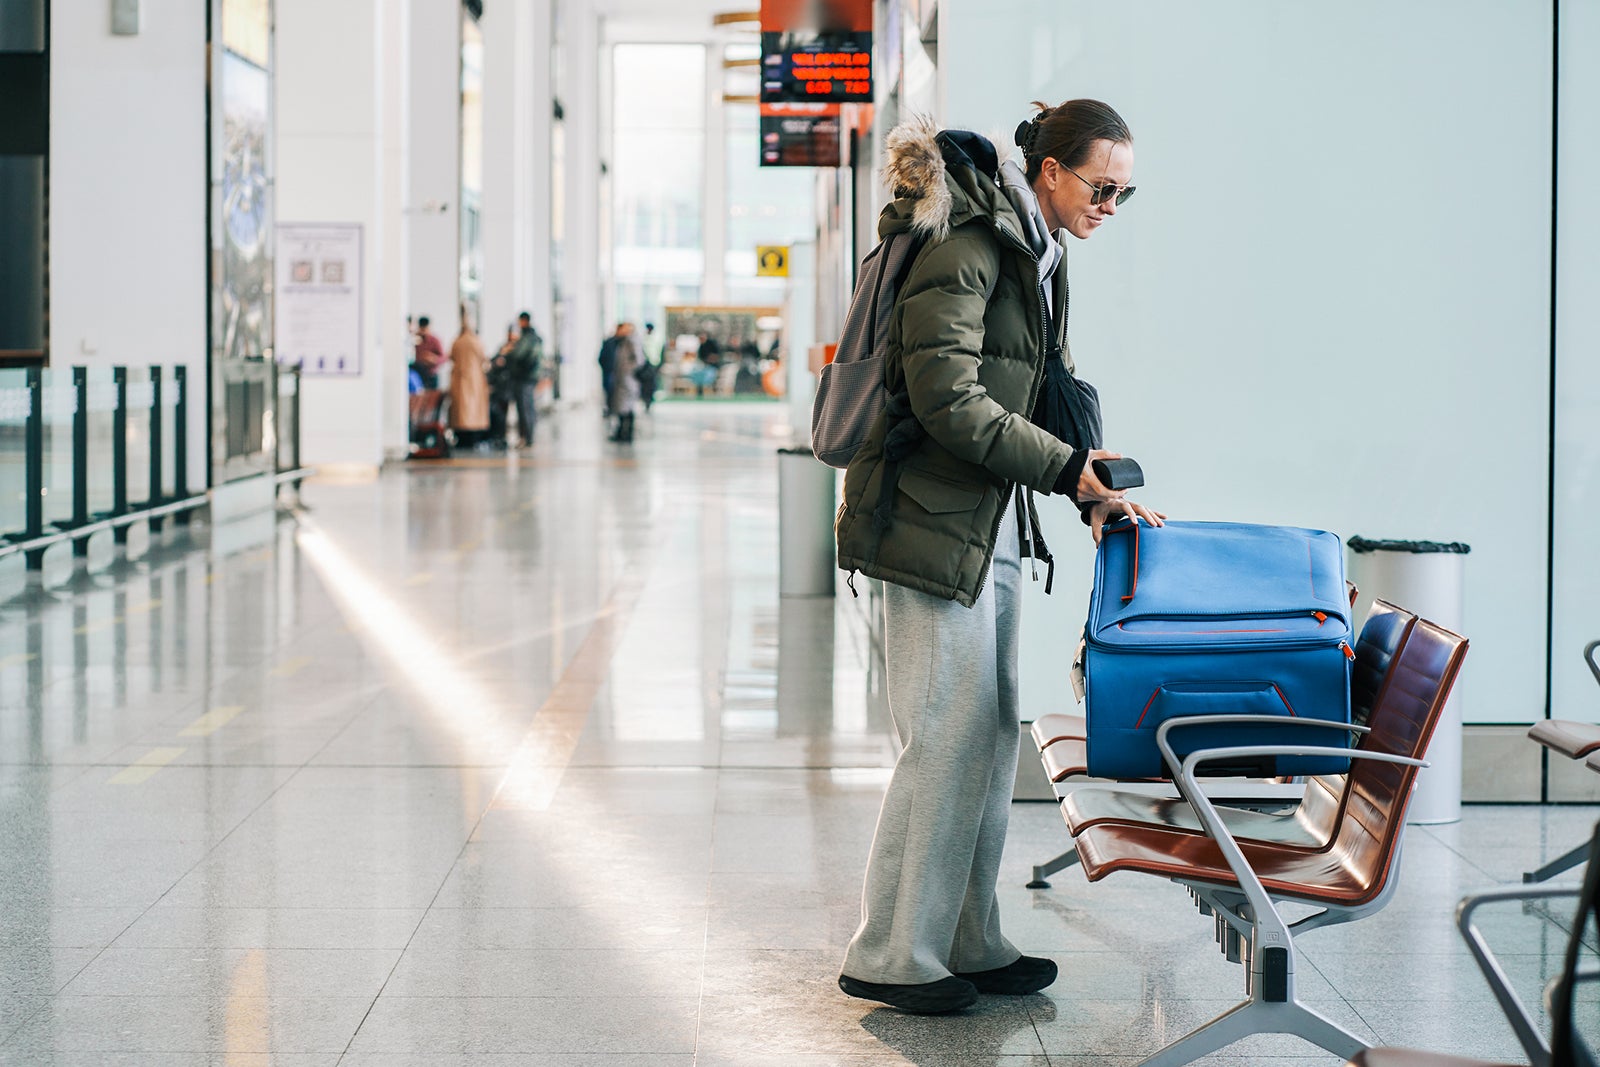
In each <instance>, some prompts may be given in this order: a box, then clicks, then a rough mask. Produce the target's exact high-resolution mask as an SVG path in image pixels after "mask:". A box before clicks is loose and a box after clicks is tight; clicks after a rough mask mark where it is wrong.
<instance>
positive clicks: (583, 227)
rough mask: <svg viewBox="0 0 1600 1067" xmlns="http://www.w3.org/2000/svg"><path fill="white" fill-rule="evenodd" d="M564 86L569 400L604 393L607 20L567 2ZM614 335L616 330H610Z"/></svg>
mask: <svg viewBox="0 0 1600 1067" xmlns="http://www.w3.org/2000/svg"><path fill="white" fill-rule="evenodd" d="M559 17H560V19H561V48H562V52H563V64H564V72H563V73H564V74H565V78H564V84H562V85H559V86H558V87H557V93H558V95H559V96H560V98H561V104H562V107H563V109H564V114H565V116H566V118H565V122H564V127H565V130H566V175H565V188H566V199H567V203H566V214H567V217H566V232H565V247H564V249H563V257H564V260H565V262H564V264H563V270H564V273H565V278H564V279H563V282H562V294H563V299H564V301H565V303H566V308H565V323H566V329H565V335H564V336H563V337H561V338H560V344H561V349H562V355H563V357H564V359H565V361H566V362H565V363H564V364H563V366H562V368H561V392H562V397H563V399H566V400H594V399H597V398H598V397H599V395H600V368H599V366H598V365H597V364H596V363H595V353H597V352H598V351H599V349H600V338H601V336H602V334H601V315H602V310H603V309H602V302H601V294H600V258H599V238H600V196H599V184H600V128H601V114H602V112H601V106H600V21H599V18H598V16H597V15H596V14H595V13H594V11H592V10H589V9H588V8H587V7H586V5H584V4H581V3H575V2H574V3H562V4H561V5H560V7H559ZM606 332H610V331H606Z"/></svg>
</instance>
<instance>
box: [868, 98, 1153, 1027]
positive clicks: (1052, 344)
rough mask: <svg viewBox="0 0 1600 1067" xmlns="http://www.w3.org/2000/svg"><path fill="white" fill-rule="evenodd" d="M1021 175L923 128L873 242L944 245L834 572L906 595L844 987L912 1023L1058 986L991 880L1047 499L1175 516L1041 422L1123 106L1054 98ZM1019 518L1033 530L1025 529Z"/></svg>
mask: <svg viewBox="0 0 1600 1067" xmlns="http://www.w3.org/2000/svg"><path fill="white" fill-rule="evenodd" d="M1036 106H1037V107H1038V108H1039V112H1038V114H1037V115H1036V116H1035V117H1034V118H1033V119H1032V121H1031V122H1025V123H1023V124H1022V125H1021V126H1019V127H1018V130H1017V143H1018V145H1019V146H1020V147H1022V149H1023V152H1024V163H1025V166H1026V170H1023V169H1022V168H1019V167H1018V166H1017V164H1016V163H1015V162H1012V161H1010V160H1004V161H1003V160H1002V159H1001V158H1000V156H999V154H998V153H997V151H996V149H995V147H994V145H993V144H991V143H990V142H989V141H988V140H986V139H984V138H982V137H979V136H978V135H976V134H972V133H966V132H962V131H945V132H942V133H940V132H938V131H937V130H936V129H935V128H934V127H933V126H932V125H931V124H930V123H927V122H913V123H909V124H906V125H903V126H901V127H899V128H898V129H896V130H894V131H893V132H892V133H891V134H890V135H889V138H888V141H887V147H888V156H889V158H888V161H887V166H886V172H887V176H888V178H889V180H890V182H891V185H892V187H893V189H894V190H895V197H896V199H895V200H894V201H893V202H892V203H891V204H889V205H888V206H887V207H885V208H884V210H883V213H882V215H881V216H880V217H879V220H878V233H879V235H880V236H888V235H889V234H891V233H904V232H912V233H916V234H919V235H921V236H923V237H924V238H925V243H924V245H923V247H922V249H921V251H920V252H919V253H918V255H917V258H916V260H915V262H914V263H913V265H912V268H911V270H910V273H909V274H908V275H907V277H906V279H905V281H904V283H903V285H902V286H901V290H900V295H899V298H898V299H897V301H896V303H895V308H894V314H893V317H892V319H891V325H890V330H889V351H888V358H887V359H886V361H885V363H886V368H885V372H884V373H885V384H886V385H887V386H888V390H889V393H890V395H891V397H893V398H894V399H892V400H891V402H890V405H889V410H888V411H886V412H885V414H884V416H883V417H882V418H880V419H879V420H878V422H877V424H876V425H875V426H874V428H873V430H872V432H871V434H870V435H869V436H868V438H867V440H866V442H865V443H864V444H863V445H862V446H861V448H860V450H859V451H858V452H857V453H856V456H855V459H854V460H853V461H852V462H851V464H850V467H849V470H848V471H847V472H846V473H845V487H844V505H843V507H842V508H841V509H840V512H839V519H838V523H837V529H836V533H837V536H838V542H839V565H840V566H841V567H842V568H844V569H846V570H849V571H852V572H854V571H857V570H859V571H861V572H862V573H864V574H867V575H869V576H871V577H875V578H881V579H883V580H884V581H885V582H887V583H889V584H888V585H886V587H885V600H884V633H885V656H886V660H887V667H888V671H887V674H888V693H889V708H890V711H891V713H892V715H893V716H894V721H895V728H896V730H897V732H898V733H899V735H900V740H901V744H902V746H903V747H902V751H901V754H900V758H899V760H898V762H897V763H896V765H895V770H894V775H893V777H892V778H891V780H890V783H889V788H888V791H887V793H886V795H885V796H884V802H883V810H882V812H881V814H880V815H879V817H878V828H877V833H876V834H875V836H874V838H873V842H872V853H871V857H870V859H869V861H868V866H867V877H866V885H865V888H864V890H863V895H862V920H861V926H860V927H859V929H858V930H857V931H856V934H855V937H854V938H853V939H852V940H851V942H850V947H849V950H848V951H847V953H846V955H845V960H844V968H843V973H842V974H841V975H840V978H839V985H840V988H841V989H843V990H844V991H845V992H846V993H848V994H850V995H851V996H856V997H862V998H864V999H868V1000H875V1001H880V1002H882V1003H885V1004H889V1005H892V1006H894V1007H897V1008H900V1009H902V1010H905V1011H914V1012H943V1011H954V1010H958V1009H960V1008H963V1007H966V1006H967V1005H969V1004H971V1003H973V1002H974V1001H975V1000H976V999H977V996H978V994H979V993H1000V994H1023V993H1034V992H1037V991H1039V990H1040V989H1043V988H1044V987H1046V986H1048V985H1049V984H1050V983H1051V982H1053V981H1054V980H1055V976H1056V966H1055V964H1054V963H1053V962H1051V961H1050V960H1047V959H1034V958H1031V957H1027V956H1023V955H1022V954H1021V953H1020V952H1018V950H1017V949H1016V948H1015V947H1014V946H1013V945H1012V944H1011V943H1010V942H1009V941H1007V940H1006V939H1005V937H1004V936H1003V935H1002V934H1001V932H1000V916H999V910H998V904H997V902H996V899H995V892H994V889H995V880H996V877H997V875H998V871H999V866H1000V853H1001V850H1002V848H1003V847H1004V845H1005V835H1006V819H1007V816H1008V815H1009V813H1010V807H1011V791H1012V784H1013V779H1014V778H1015V776H1016V762H1017V745H1018V735H1019V726H1018V708H1017V704H1018V699H1017V640H1018V625H1019V622H1020V619H1019V609H1020V592H1021V590H1020V588H1019V586H1020V578H1021V569H1020V564H1019V559H1020V556H1021V548H1022V542H1023V541H1024V540H1026V541H1027V543H1028V544H1029V545H1030V546H1032V549H1033V550H1032V552H1031V554H1032V555H1034V556H1036V557H1038V558H1040V559H1045V558H1046V557H1047V553H1046V552H1045V551H1044V550H1043V547H1042V543H1041V542H1040V541H1039V538H1038V532H1039V531H1038V526H1037V520H1036V519H1033V520H1030V519H1029V518H1028V517H1027V516H1028V514H1029V513H1030V512H1031V510H1032V509H1031V508H1028V507H1027V496H1028V494H1029V493H1030V492H1032V491H1035V490H1037V491H1039V492H1046V493H1061V494H1066V495H1068V496H1069V497H1070V498H1071V499H1073V500H1074V501H1075V502H1077V503H1078V505H1079V507H1080V509H1081V510H1082V513H1083V518H1084V521H1085V522H1086V523H1088V524H1089V525H1090V528H1091V530H1092V532H1093V534H1094V537H1095V540H1096V541H1098V540H1099V535H1100V529H1101V526H1102V525H1103V524H1104V523H1105V522H1106V521H1108V520H1109V519H1111V518H1112V516H1113V515H1116V516H1121V515H1127V516H1130V517H1133V518H1134V519H1136V520H1137V519H1140V518H1142V519H1144V520H1145V521H1147V522H1150V523H1153V524H1155V525H1160V524H1161V519H1162V518H1163V516H1162V515H1160V514H1159V513H1158V512H1153V511H1151V510H1150V509H1148V508H1146V507H1144V506H1142V505H1139V504H1135V503H1133V502H1132V501H1129V500H1127V499H1126V498H1125V497H1124V496H1123V495H1122V494H1120V493H1115V492H1112V491H1110V490H1108V489H1107V488H1106V487H1105V486H1103V485H1102V484H1100V482H1099V480H1098V479H1096V478H1095V476H1094V473H1093V470H1092V468H1091V467H1090V466H1089V464H1088V461H1089V460H1090V459H1109V458H1116V454H1115V453H1111V452H1106V451H1103V450H1096V451H1088V450H1085V449H1078V450H1074V449H1073V448H1072V447H1070V446H1069V445H1067V444H1066V443H1064V442H1063V441H1061V440H1059V439H1057V438H1056V437H1054V436H1052V435H1051V434H1050V433H1048V432H1046V431H1045V430H1043V429H1042V428H1041V427H1039V426H1037V425H1035V424H1034V423H1033V422H1032V421H1030V416H1031V415H1032V412H1031V411H1030V406H1031V405H1032V403H1033V400H1034V398H1035V397H1036V396H1037V395H1038V391H1039V387H1040V383H1041V381H1042V379H1043V377H1044V368H1045V360H1046V358H1047V357H1052V358H1060V356H1059V353H1060V352H1061V350H1062V349H1063V347H1064V344H1065V339H1066V329H1065V327H1066V323H1065V318H1066V314H1065V312H1066V308H1067V299H1066V271H1065V269H1064V268H1063V267H1062V261H1063V257H1064V250H1063V249H1062V247H1061V240H1062V239H1063V236H1064V235H1062V234H1061V232H1060V231H1063V230H1065V231H1066V232H1067V233H1070V234H1071V235H1072V236H1074V237H1077V238H1079V239H1080V240H1081V239H1086V238H1088V237H1090V236H1092V235H1093V234H1094V233H1095V232H1096V231H1097V230H1098V229H1099V228H1100V227H1101V226H1103V225H1104V224H1105V222H1106V221H1107V220H1109V219H1110V218H1111V217H1113V216H1114V215H1115V214H1116V213H1117V208H1118V206H1119V205H1120V204H1122V203H1123V202H1125V201H1126V200H1127V198H1128V196H1129V195H1131V194H1132V192H1133V188H1132V187H1131V186H1130V185H1129V184H1128V182H1129V180H1130V179H1131V177H1132V174H1133V136H1132V134H1130V133H1129V132H1128V127H1127V125H1126V124H1125V123H1124V122H1123V121H1122V119H1121V118H1120V117H1119V116H1118V115H1117V113H1116V112H1115V111H1113V110H1112V109H1111V108H1110V107H1108V106H1106V105H1105V104H1102V103H1099V102H1098V101H1093V100H1069V101H1068V102H1066V103H1064V104H1062V105H1061V106H1060V107H1054V108H1052V107H1045V106H1044V105H1042V104H1040V105H1036ZM1019 519H1020V525H1019Z"/></svg>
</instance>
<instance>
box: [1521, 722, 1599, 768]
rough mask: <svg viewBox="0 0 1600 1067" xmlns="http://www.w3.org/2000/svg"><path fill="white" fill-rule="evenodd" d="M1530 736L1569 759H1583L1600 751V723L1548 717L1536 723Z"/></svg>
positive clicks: (1529, 733)
mask: <svg viewBox="0 0 1600 1067" xmlns="http://www.w3.org/2000/svg"><path fill="white" fill-rule="evenodd" d="M1528 736H1529V737H1531V738H1533V739H1534V740H1535V741H1537V742H1539V743H1540V744H1541V745H1543V746H1544V747H1545V748H1548V749H1552V750H1554V751H1556V752H1559V753H1561V754H1562V755H1563V756H1565V757H1567V758H1568V759H1583V758H1584V757H1585V756H1588V755H1589V754H1590V753H1593V752H1600V723H1592V722H1572V721H1571V720H1568V719H1546V720H1545V721H1544V722H1536V723H1534V724H1533V727H1532V728H1531V729H1530V730H1529V731H1528Z"/></svg>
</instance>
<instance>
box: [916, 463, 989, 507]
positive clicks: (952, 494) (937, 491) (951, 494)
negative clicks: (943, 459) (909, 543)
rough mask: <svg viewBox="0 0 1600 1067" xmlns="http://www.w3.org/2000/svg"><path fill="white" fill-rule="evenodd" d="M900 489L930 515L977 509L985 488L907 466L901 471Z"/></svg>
mask: <svg viewBox="0 0 1600 1067" xmlns="http://www.w3.org/2000/svg"><path fill="white" fill-rule="evenodd" d="M900 491H901V492H902V493H904V494H905V495H906V496H908V497H910V498H911V499H912V500H914V501H915V502H916V503H917V506H918V507H920V508H922V510H923V511H926V512H928V513H929V514H930V515H943V514H947V513H949V512H953V511H976V510H977V508H978V504H979V503H980V502H981V501H982V500H983V490H982V489H975V488H973V487H972V486H969V485H960V484H958V483H956V482H950V481H946V480H945V479H943V478H939V477H937V476H935V475H932V474H928V473H927V472H925V471H919V470H914V469H911V468H907V469H905V470H902V471H901V472H900Z"/></svg>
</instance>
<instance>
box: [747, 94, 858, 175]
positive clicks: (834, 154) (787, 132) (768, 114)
mask: <svg viewBox="0 0 1600 1067" xmlns="http://www.w3.org/2000/svg"><path fill="white" fill-rule="evenodd" d="M839 130H840V123H839V105H838V104H762V105H761V165H762V166H763V167H837V166H839V165H840V162H841V159H840V143H841V142H840V132H839Z"/></svg>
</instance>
